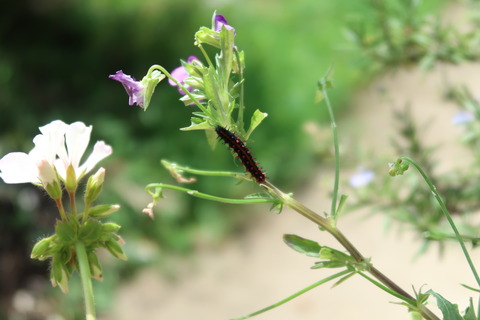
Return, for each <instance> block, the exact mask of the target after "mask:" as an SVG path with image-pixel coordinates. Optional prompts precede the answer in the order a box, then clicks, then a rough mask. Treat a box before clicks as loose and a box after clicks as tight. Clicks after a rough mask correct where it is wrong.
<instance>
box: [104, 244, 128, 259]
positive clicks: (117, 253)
mask: <svg viewBox="0 0 480 320" xmlns="http://www.w3.org/2000/svg"><path fill="white" fill-rule="evenodd" d="M105 248H107V250H108V251H110V253H111V254H112V255H113V256H114V257H116V258H118V259H120V260H124V261H127V260H128V258H127V256H126V255H125V253H124V252H123V250H122V247H120V245H119V244H118V242H117V241H115V240H109V241H106V242H105Z"/></svg>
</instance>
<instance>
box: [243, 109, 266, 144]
mask: <svg viewBox="0 0 480 320" xmlns="http://www.w3.org/2000/svg"><path fill="white" fill-rule="evenodd" d="M266 117H268V113H265V112H261V111H260V110H258V109H257V110H255V112H254V113H253V115H252V118H251V119H250V128H248V131H247V134H246V135H245V140H248V137H250V135H251V134H252V132H253V130H255V128H256V127H258V125H259V124H260V123H262V121H263V119H265V118H266Z"/></svg>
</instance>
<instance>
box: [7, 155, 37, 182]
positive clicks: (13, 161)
mask: <svg viewBox="0 0 480 320" xmlns="http://www.w3.org/2000/svg"><path fill="white" fill-rule="evenodd" d="M0 171H1V173H0V177H1V178H2V179H3V181H5V183H27V182H31V183H39V182H40V180H39V179H38V170H37V165H36V163H35V160H34V159H33V158H32V157H31V156H29V155H28V154H26V153H24V152H12V153H9V154H7V155H6V156H4V157H3V158H2V159H0Z"/></svg>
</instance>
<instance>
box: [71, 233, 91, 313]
mask: <svg viewBox="0 0 480 320" xmlns="http://www.w3.org/2000/svg"><path fill="white" fill-rule="evenodd" d="M75 249H76V250H77V261H78V268H79V271H80V278H81V280H82V289H83V297H84V300H85V319H86V320H95V319H96V317H95V301H94V298H93V287H92V277H91V273H90V266H89V263H88V256H87V251H86V250H85V245H84V244H83V243H82V242H80V241H77V243H76V244H75Z"/></svg>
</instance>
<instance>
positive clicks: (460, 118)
mask: <svg viewBox="0 0 480 320" xmlns="http://www.w3.org/2000/svg"><path fill="white" fill-rule="evenodd" d="M474 119H475V116H474V115H473V114H472V113H471V112H469V111H460V112H458V113H457V114H456V115H455V116H454V117H453V118H452V123H453V124H455V125H459V124H465V123H468V122H472V121H473V120H474Z"/></svg>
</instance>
